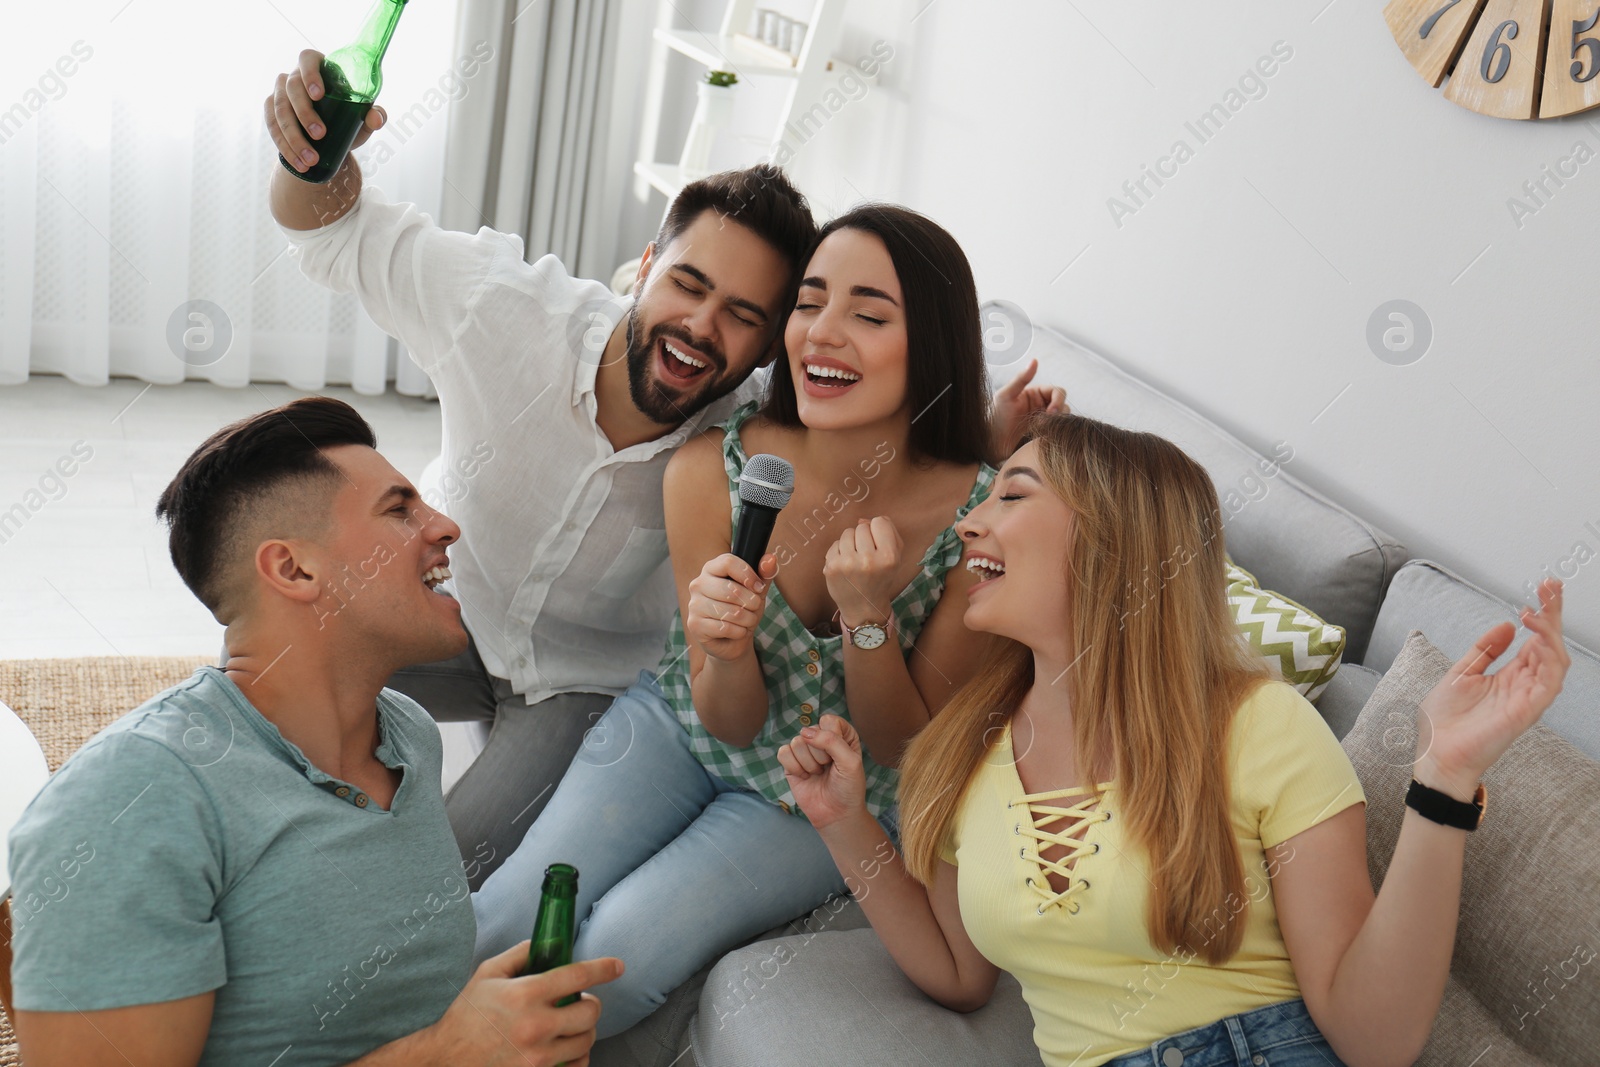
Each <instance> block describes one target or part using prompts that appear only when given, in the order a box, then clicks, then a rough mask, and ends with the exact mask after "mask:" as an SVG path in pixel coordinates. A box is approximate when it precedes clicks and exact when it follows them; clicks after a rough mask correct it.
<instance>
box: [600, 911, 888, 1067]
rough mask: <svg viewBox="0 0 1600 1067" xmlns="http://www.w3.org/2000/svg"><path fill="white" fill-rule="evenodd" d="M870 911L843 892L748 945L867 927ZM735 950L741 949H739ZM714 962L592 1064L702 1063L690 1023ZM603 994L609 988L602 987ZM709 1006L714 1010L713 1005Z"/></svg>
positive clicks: (666, 1066)
mask: <svg viewBox="0 0 1600 1067" xmlns="http://www.w3.org/2000/svg"><path fill="white" fill-rule="evenodd" d="M869 925H870V924H869V923H868V922H867V916H866V914H865V913H864V912H863V911H862V910H861V905H860V904H857V903H856V901H855V898H854V897H849V896H841V897H835V898H834V899H832V900H830V901H828V902H826V903H824V904H822V905H821V906H820V907H818V908H816V909H815V910H814V911H812V912H811V913H810V914H809V915H805V916H802V917H801V918H799V919H796V920H795V921H793V922H790V923H785V924H784V925H782V926H778V927H775V928H774V929H771V930H768V931H767V932H766V933H764V934H760V935H758V936H757V937H754V938H752V939H751V940H750V941H748V942H746V944H754V943H756V942H760V941H770V940H772V939H773V938H777V937H784V936H788V935H796V936H810V935H813V934H817V933H821V932H824V931H835V930H859V929H863V928H866V927H868V926H869ZM735 951H738V950H737V949H735ZM714 966H716V964H715V962H713V963H708V964H706V965H705V966H704V967H702V968H700V970H699V971H697V972H696V973H695V974H694V975H693V976H692V977H691V978H690V979H689V980H688V981H686V982H684V983H683V984H682V985H680V986H679V987H678V988H676V989H674V990H673V991H672V992H671V993H669V994H667V999H666V1002H665V1003H664V1004H662V1005H661V1007H659V1008H657V1009H656V1010H655V1011H653V1012H651V1013H650V1014H649V1015H648V1016H646V1017H645V1018H644V1019H642V1020H640V1021H639V1022H638V1023H636V1024H635V1025H633V1026H631V1027H629V1028H628V1029H626V1030H624V1031H623V1032H622V1033H620V1034H616V1035H615V1036H613V1037H608V1038H606V1039H605V1040H604V1041H599V1042H596V1043H595V1046H594V1049H593V1050H592V1051H591V1052H590V1054H589V1063H590V1065H591V1067H699V1065H698V1063H697V1061H696V1060H695V1056H694V1053H693V1052H692V1051H690V1049H689V1044H690V1040H689V1037H690V1035H689V1027H690V1025H691V1024H692V1023H693V1020H694V1016H695V1011H696V1007H697V1005H699V1004H700V1003H701V1001H702V996H704V999H705V1001H706V1003H708V1004H711V1003H712V1001H713V1000H714V998H715V995H716V991H717V989H718V988H719V987H718V986H715V985H713V986H711V987H710V989H709V990H707V991H706V992H705V993H704V994H702V990H706V979H707V976H709V975H710V973H711V969H712V968H713V967H714ZM601 997H602V999H604V991H603V990H602V992H601ZM708 1010H710V1011H712V1012H713V1013H715V1011H716V1007H715V1005H714V1004H713V1006H712V1007H710V1008H709V1009H708Z"/></svg>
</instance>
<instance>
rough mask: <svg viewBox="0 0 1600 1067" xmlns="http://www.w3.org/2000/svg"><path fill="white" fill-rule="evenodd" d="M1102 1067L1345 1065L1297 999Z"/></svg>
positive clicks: (1233, 1017) (1209, 1025)
mask: <svg viewBox="0 0 1600 1067" xmlns="http://www.w3.org/2000/svg"><path fill="white" fill-rule="evenodd" d="M1102 1067H1344V1063H1343V1061H1341V1060H1340V1059H1339V1057H1338V1056H1335V1055H1334V1054H1333V1049H1332V1048H1330V1047H1328V1042H1327V1039H1326V1038H1324V1037H1323V1036H1322V1031H1320V1030H1318V1029H1317V1024H1316V1023H1314V1022H1312V1021H1311V1013H1310V1012H1308V1011H1306V1002H1305V1001H1304V1000H1302V999H1300V998H1299V997H1296V998H1295V999H1293V1000H1285V1001H1283V1002H1281V1003H1278V1004H1268V1005H1266V1006H1265V1007H1261V1008H1253V1009H1251V1010H1250V1011H1242V1012H1240V1013H1239V1014H1237V1015H1230V1016H1228V1017H1227V1018H1226V1019H1218V1020H1217V1021H1216V1022H1214V1023H1207V1024H1206V1025H1205V1026H1197V1027H1195V1028H1194V1029H1193V1030H1185V1031H1184V1032H1183V1033H1181V1034H1174V1035H1173V1036H1171V1037H1164V1038H1162V1039H1161V1040H1160V1041H1156V1042H1154V1043H1152V1044H1151V1045H1150V1047H1148V1048H1143V1049H1140V1050H1139V1051H1138V1052H1130V1053H1127V1054H1126V1055H1123V1056H1118V1057H1117V1058H1116V1059H1114V1060H1107V1061H1106V1062H1105V1063H1104V1064H1103V1065H1102Z"/></svg>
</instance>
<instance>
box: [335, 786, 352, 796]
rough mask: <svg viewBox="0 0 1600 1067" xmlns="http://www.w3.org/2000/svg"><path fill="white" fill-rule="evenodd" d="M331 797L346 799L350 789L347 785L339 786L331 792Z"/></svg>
mask: <svg viewBox="0 0 1600 1067" xmlns="http://www.w3.org/2000/svg"><path fill="white" fill-rule="evenodd" d="M333 795H334V796H336V797H347V796H349V795H350V787H349V786H347V785H341V786H340V787H339V788H338V789H335V790H334V791H333Z"/></svg>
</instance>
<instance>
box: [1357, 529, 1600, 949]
mask: <svg viewBox="0 0 1600 1067" xmlns="http://www.w3.org/2000/svg"><path fill="white" fill-rule="evenodd" d="M1507 620H1509V621H1511V622H1516V621H1517V609H1516V608H1515V607H1514V606H1512V605H1511V604H1509V603H1507V602H1506V601H1504V600H1501V599H1500V598H1499V597H1497V596H1495V595H1494V594H1492V593H1488V592H1485V591H1484V590H1482V589H1479V588H1478V587H1477V586H1475V585H1473V584H1472V583H1471V582H1469V581H1467V580H1466V579H1465V578H1462V577H1460V576H1459V575H1456V574H1453V573H1452V572H1450V571H1449V570H1447V569H1446V568H1444V567H1442V566H1440V565H1439V564H1437V563H1434V562H1433V561H1431V560H1426V559H1417V560H1412V561H1411V562H1410V563H1408V564H1406V565H1405V566H1404V567H1402V568H1401V569H1400V572H1399V573H1398V574H1396V575H1395V578H1394V582H1393V584H1391V585H1390V587H1389V596H1388V598H1387V599H1385V600H1384V602H1383V608H1382V610H1381V611H1379V612H1378V625H1377V627H1376V628H1375V629H1374V630H1373V635H1372V643H1371V644H1370V645H1369V646H1368V648H1367V654H1366V657H1365V658H1364V659H1363V660H1362V661H1361V662H1363V663H1365V664H1366V665H1367V666H1368V667H1371V668H1373V669H1374V670H1377V671H1386V670H1388V669H1389V664H1390V663H1391V662H1393V661H1394V658H1395V656H1396V655H1397V654H1398V653H1399V651H1400V648H1401V646H1402V645H1404V644H1405V640H1406V635H1407V634H1409V633H1410V632H1411V631H1412V630H1414V629H1418V630H1423V631H1425V632H1426V633H1427V635H1428V638H1429V640H1431V641H1432V642H1433V644H1434V646H1435V647H1436V648H1438V649H1439V651H1441V652H1443V653H1444V654H1445V655H1446V656H1449V657H1450V659H1451V660H1457V659H1460V658H1461V657H1462V656H1464V655H1466V653H1467V650H1468V649H1470V648H1471V647H1472V645H1473V643H1474V642H1475V641H1477V640H1478V638H1479V637H1481V636H1483V632H1484V631H1485V630H1487V629H1488V628H1489V627H1491V626H1493V625H1494V624H1495V623H1497V622H1504V621H1507ZM1527 637H1528V631H1527V629H1526V628H1524V627H1522V626H1520V625H1519V626H1518V627H1517V636H1516V639H1515V640H1514V641H1513V642H1512V645H1511V648H1510V650H1509V651H1508V652H1507V653H1506V655H1505V656H1502V657H1501V659H1500V661H1499V662H1501V663H1504V662H1507V661H1508V660H1509V659H1510V658H1511V656H1512V655H1514V654H1515V653H1516V650H1517V649H1519V648H1521V647H1522V642H1523V641H1525V640H1526V639H1527ZM1567 651H1568V653H1569V654H1571V656H1572V669H1571V670H1569V671H1568V672H1567V680H1566V682H1565V684H1563V686H1562V687H1561V692H1560V694H1558V695H1557V696H1556V700H1555V703H1554V704H1552V705H1551V706H1550V710H1549V711H1547V712H1545V713H1544V718H1543V720H1542V721H1543V723H1544V724H1545V725H1546V726H1548V727H1549V728H1550V729H1552V730H1554V731H1555V732H1556V733H1558V734H1560V735H1561V736H1562V737H1564V738H1566V739H1567V740H1568V741H1570V742H1572V743H1573V744H1574V745H1576V746H1577V747H1578V749H1579V750H1580V751H1582V752H1583V753H1584V754H1585V755H1586V756H1588V757H1589V758H1591V759H1600V715H1596V714H1595V709H1596V708H1600V655H1596V654H1595V653H1593V652H1591V651H1590V650H1588V649H1586V648H1584V647H1583V646H1581V645H1575V644H1573V643H1572V642H1571V641H1568V642H1567ZM1347 658H1351V657H1347ZM1597 947H1600V946H1597Z"/></svg>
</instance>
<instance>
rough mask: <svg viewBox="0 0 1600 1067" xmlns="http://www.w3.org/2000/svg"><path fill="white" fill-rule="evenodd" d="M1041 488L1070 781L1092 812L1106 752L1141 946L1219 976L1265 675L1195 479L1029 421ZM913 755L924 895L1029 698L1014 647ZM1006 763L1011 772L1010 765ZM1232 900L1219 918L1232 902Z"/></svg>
mask: <svg viewBox="0 0 1600 1067" xmlns="http://www.w3.org/2000/svg"><path fill="white" fill-rule="evenodd" d="M1028 439H1031V440H1033V441H1036V442H1037V443H1038V446H1039V459H1040V466H1041V468H1042V471H1041V473H1042V475H1043V477H1044V480H1045V483H1046V484H1047V485H1048V486H1049V487H1050V488H1051V489H1052V490H1054V492H1055V493H1056V494H1057V495H1058V496H1059V497H1061V499H1062V500H1063V501H1065V502H1066V504H1067V506H1068V507H1069V508H1071V510H1072V512H1073V517H1072V522H1071V532H1070V535H1069V536H1067V537H1066V543H1065V544H1064V545H1063V546H1062V547H1063V555H1064V557H1065V559H1064V565H1065V567H1066V571H1067V574H1068V578H1069V582H1068V587H1069V591H1068V594H1067V597H1068V603H1067V605H1066V608H1067V613H1066V614H1067V620H1068V648H1067V650H1066V654H1067V657H1068V660H1069V662H1070V663H1072V664H1073V666H1072V667H1071V668H1069V670H1068V673H1067V677H1066V678H1065V679H1064V683H1065V684H1066V686H1067V694H1068V699H1069V701H1070V704H1071V708H1072V718H1073V728H1074V740H1075V744H1076V750H1077V764H1078V766H1077V773H1078V779H1079V781H1080V782H1082V783H1083V784H1084V785H1085V786H1086V787H1087V788H1088V789H1089V790H1090V791H1091V792H1092V793H1093V795H1094V796H1095V798H1096V800H1097V801H1098V800H1099V799H1100V798H1101V793H1102V791H1101V790H1100V788H1099V787H1098V784H1097V783H1098V782H1099V781H1101V779H1100V777H1098V775H1097V772H1100V771H1104V770H1106V769H1107V768H1104V767H1096V766H1095V765H1094V756H1095V754H1096V753H1105V752H1109V753H1110V754H1111V758H1112V760H1113V763H1114V766H1113V767H1112V768H1111V769H1112V770H1114V773H1115V780H1116V783H1117V791H1118V798H1119V806H1118V808H1117V817H1118V818H1119V819H1121V820H1122V821H1123V833H1124V834H1125V835H1126V836H1127V839H1128V840H1129V841H1130V842H1134V843H1136V844H1138V845H1140V846H1142V847H1143V849H1144V851H1145V853H1146V854H1147V856H1148V858H1149V867H1150V880H1151V882H1152V883H1153V887H1152V890H1151V892H1150V894H1149V907H1148V910H1147V912H1146V923H1147V926H1148V930H1149V936H1150V941H1151V943H1152V944H1154V945H1156V946H1158V947H1161V948H1163V949H1165V950H1167V951H1169V952H1173V953H1177V952H1180V951H1182V952H1184V953H1186V954H1189V955H1193V956H1199V957H1202V958H1204V959H1205V960H1207V961H1208V962H1209V963H1211V964H1213V965H1216V964H1220V963H1222V962H1223V961H1224V960H1226V959H1228V958H1229V957H1231V956H1232V955H1233V954H1234V953H1235V952H1237V951H1238V948H1239V943H1240V940H1241V939H1242V937H1243V933H1244V922H1243V919H1242V918H1240V916H1242V915H1244V914H1245V908H1246V907H1247V906H1248V905H1247V903H1246V904H1245V906H1244V907H1241V906H1240V902H1245V901H1247V894H1246V893H1245V877H1244V871H1243V861H1242V860H1241V858H1240V854H1239V847H1238V842H1237V841H1236V840H1235V838H1234V835H1233V828H1232V824H1231V821H1230V819H1229V808H1230V802H1229V773H1228V760H1227V755H1228V731H1229V727H1230V725H1231V724H1232V721H1233V715H1234V712H1235V710H1236V709H1237V708H1238V706H1239V704H1240V702H1241V701H1242V700H1243V699H1244V698H1245V696H1247V695H1248V694H1249V693H1250V691H1251V690H1252V689H1254V687H1255V686H1256V685H1258V684H1260V682H1262V681H1264V680H1265V679H1267V678H1268V677H1269V675H1268V673H1267V671H1266V669H1265V668H1264V667H1263V666H1262V665H1261V663H1260V662H1259V661H1258V660H1256V659H1255V658H1254V657H1251V656H1250V655H1249V654H1248V652H1247V651H1246V649H1245V647H1244V646H1243V644H1242V643H1241V642H1240V640H1239V639H1238V637H1237V636H1236V634H1237V631H1236V628H1235V626H1234V624H1233V620H1232V618H1231V616H1230V614H1229V612H1228V609H1227V602H1226V594H1225V588H1226V581H1225V578H1224V574H1225V569H1226V563H1225V561H1224V556H1223V541H1222V514H1221V509H1220V508H1219V507H1218V504H1217V492H1216V488H1215V487H1214V486H1213V485H1212V482H1211V478H1210V476H1209V475H1207V474H1206V471H1205V469H1204V468H1203V467H1201V466H1200V465H1199V464H1198V463H1196V462H1195V461H1194V460H1193V459H1191V458H1189V456H1188V455H1186V454H1185V453H1184V452H1183V451H1182V450H1181V449H1179V448H1178V447H1177V446H1176V445H1174V444H1173V443H1172V442H1170V441H1168V440H1166V439H1164V438H1161V437H1157V436H1155V435H1154V434H1148V433H1135V432H1133V431H1130V430H1123V429H1119V428H1118V427H1115V426H1111V425H1109V424H1107V423H1103V422H1098V421H1096V420H1094V419H1089V418H1085V417H1083V416H1081V415H1043V414H1040V415H1038V416H1036V417H1035V418H1034V419H1032V420H1031V421H1030V423H1029V438H1028ZM997 644H999V645H1000V651H999V653H998V654H997V655H995V656H994V657H993V658H992V659H990V660H988V662H987V663H986V664H985V666H984V667H983V668H982V669H981V670H980V672H979V673H978V675H977V676H976V677H974V678H973V679H972V680H971V681H970V682H969V683H968V684H967V685H965V686H964V687H963V688H962V689H961V690H960V691H958V692H957V693H956V694H955V695H954V696H953V697H952V698H951V699H950V702H949V703H948V704H947V705H946V706H945V707H944V709H943V710H942V711H941V712H940V713H939V714H938V715H937V716H935V717H934V719H933V721H932V722H931V723H929V724H928V726H927V727H926V728H924V729H923V731H922V732H921V733H920V734H919V735H918V736H917V737H916V738H915V739H914V740H913V741H912V742H911V744H910V746H909V747H908V748H907V750H906V753H905V757H904V759H903V761H902V763H901V768H900V772H901V773H900V812H901V815H902V817H903V818H905V825H904V827H903V830H902V837H903V845H904V854H905V862H906V867H907V869H908V870H909V871H910V872H911V874H912V875H913V877H915V878H917V879H918V880H919V881H921V882H922V883H924V884H928V883H931V882H932V880H933V875H934V871H935V870H936V869H937V866H938V863H939V852H940V847H941V845H942V843H943V842H944V840H945V837H946V835H947V833H948V831H949V828H950V825H951V822H952V820H953V819H954V818H955V815H956V811H957V809H958V808H959V807H960V804H961V799H962V795H963V793H964V792H965V790H966V786H967V784H968V783H969V782H970V781H971V780H972V777H973V774H974V773H975V772H976V771H977V769H978V766H979V764H980V762H981V761H982V760H983V759H984V757H985V756H986V755H987V754H988V752H989V748H990V745H991V744H992V743H993V741H994V739H995V738H996V737H997V736H999V734H1000V731H998V730H996V729H994V727H996V726H997V725H1003V724H1004V723H1008V722H1009V721H1010V720H1011V718H1012V716H1013V715H1015V713H1016V710H1017V707H1018V705H1019V704H1020V703H1021V701H1022V699H1023V697H1024V696H1025V695H1026V694H1027V692H1028V690H1029V689H1030V688H1031V687H1032V685H1033V683H1034V678H1033V654H1032V652H1031V651H1030V650H1029V649H1028V647H1027V646H1026V645H1023V644H1021V643H1019V642H1016V641H1009V640H1004V641H1000V642H997ZM1007 755H1008V758H1009V754H1007ZM1230 900H1231V901H1233V906H1231V907H1230V906H1229V902H1230Z"/></svg>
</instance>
